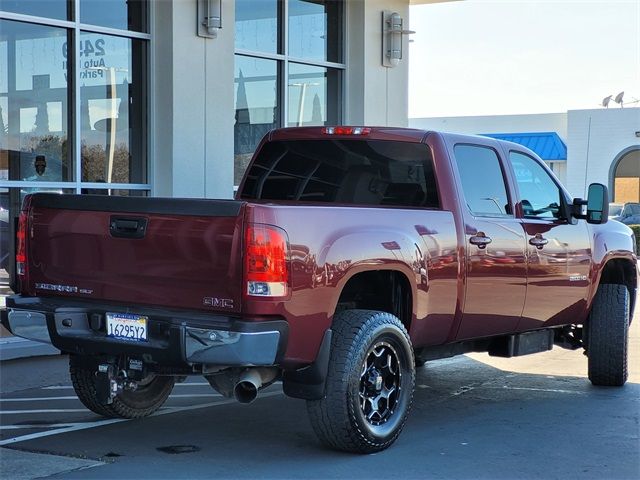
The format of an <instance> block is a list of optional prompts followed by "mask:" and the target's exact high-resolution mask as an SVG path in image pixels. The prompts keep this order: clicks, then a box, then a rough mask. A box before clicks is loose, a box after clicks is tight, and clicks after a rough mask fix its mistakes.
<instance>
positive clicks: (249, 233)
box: [244, 224, 289, 297]
mask: <svg viewBox="0 0 640 480" xmlns="http://www.w3.org/2000/svg"><path fill="white" fill-rule="evenodd" d="M245 240H246V244H245V266H244V271H245V281H246V285H247V295H251V296H258V297H285V296H287V295H288V293H289V267H288V246H287V234H286V233H285V231H284V230H282V229H280V228H278V227H272V226H270V225H260V224H250V225H248V226H247V229H246V237H245Z"/></svg>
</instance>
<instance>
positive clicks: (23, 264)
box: [16, 212, 29, 277]
mask: <svg viewBox="0 0 640 480" xmlns="http://www.w3.org/2000/svg"><path fill="white" fill-rule="evenodd" d="M28 224H29V216H28V214H27V212H20V218H19V220H18V231H17V232H16V273H17V274H18V275H20V276H23V277H24V276H25V275H26V274H27V229H28Z"/></svg>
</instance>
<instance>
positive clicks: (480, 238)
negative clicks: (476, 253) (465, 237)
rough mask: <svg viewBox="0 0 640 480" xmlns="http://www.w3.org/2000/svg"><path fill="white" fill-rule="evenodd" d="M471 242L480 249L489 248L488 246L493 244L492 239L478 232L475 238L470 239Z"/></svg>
mask: <svg viewBox="0 0 640 480" xmlns="http://www.w3.org/2000/svg"><path fill="white" fill-rule="evenodd" d="M469 242H470V243H471V244H472V245H476V246H477V247H478V248H480V249H482V248H487V245H489V244H490V243H491V237H487V236H486V235H485V234H484V233H483V232H478V233H476V234H475V235H474V236H473V237H471V238H469Z"/></svg>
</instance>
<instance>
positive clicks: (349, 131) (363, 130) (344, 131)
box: [322, 127, 371, 135]
mask: <svg viewBox="0 0 640 480" xmlns="http://www.w3.org/2000/svg"><path fill="white" fill-rule="evenodd" d="M322 133H324V134H326V135H369V134H370V133H371V129H370V128H369V127H325V128H323V129H322Z"/></svg>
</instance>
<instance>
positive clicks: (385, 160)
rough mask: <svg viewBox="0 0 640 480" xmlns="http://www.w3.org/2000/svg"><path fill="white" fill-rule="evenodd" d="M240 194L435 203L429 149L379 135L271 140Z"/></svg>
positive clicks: (351, 201)
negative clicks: (357, 138)
mask: <svg viewBox="0 0 640 480" xmlns="http://www.w3.org/2000/svg"><path fill="white" fill-rule="evenodd" d="M239 198H241V199H262V200H298V201H306V202H336V203H343V204H354V205H395V206H406V207H427V208H438V207H439V197H438V190H437V187H436V178H435V171H434V168H433V160H432V158H431V152H430V150H429V148H428V147H427V146H426V145H424V144H420V143H407V142H395V141H381V140H341V139H326V140H294V141H274V142H269V143H267V144H265V145H264V146H263V147H262V149H261V150H260V151H259V152H258V154H257V157H256V158H255V160H254V162H253V163H252V165H251V167H250V168H249V170H248V171H247V175H246V179H245V183H244V186H243V188H242V191H241V193H240V197H239Z"/></svg>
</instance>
